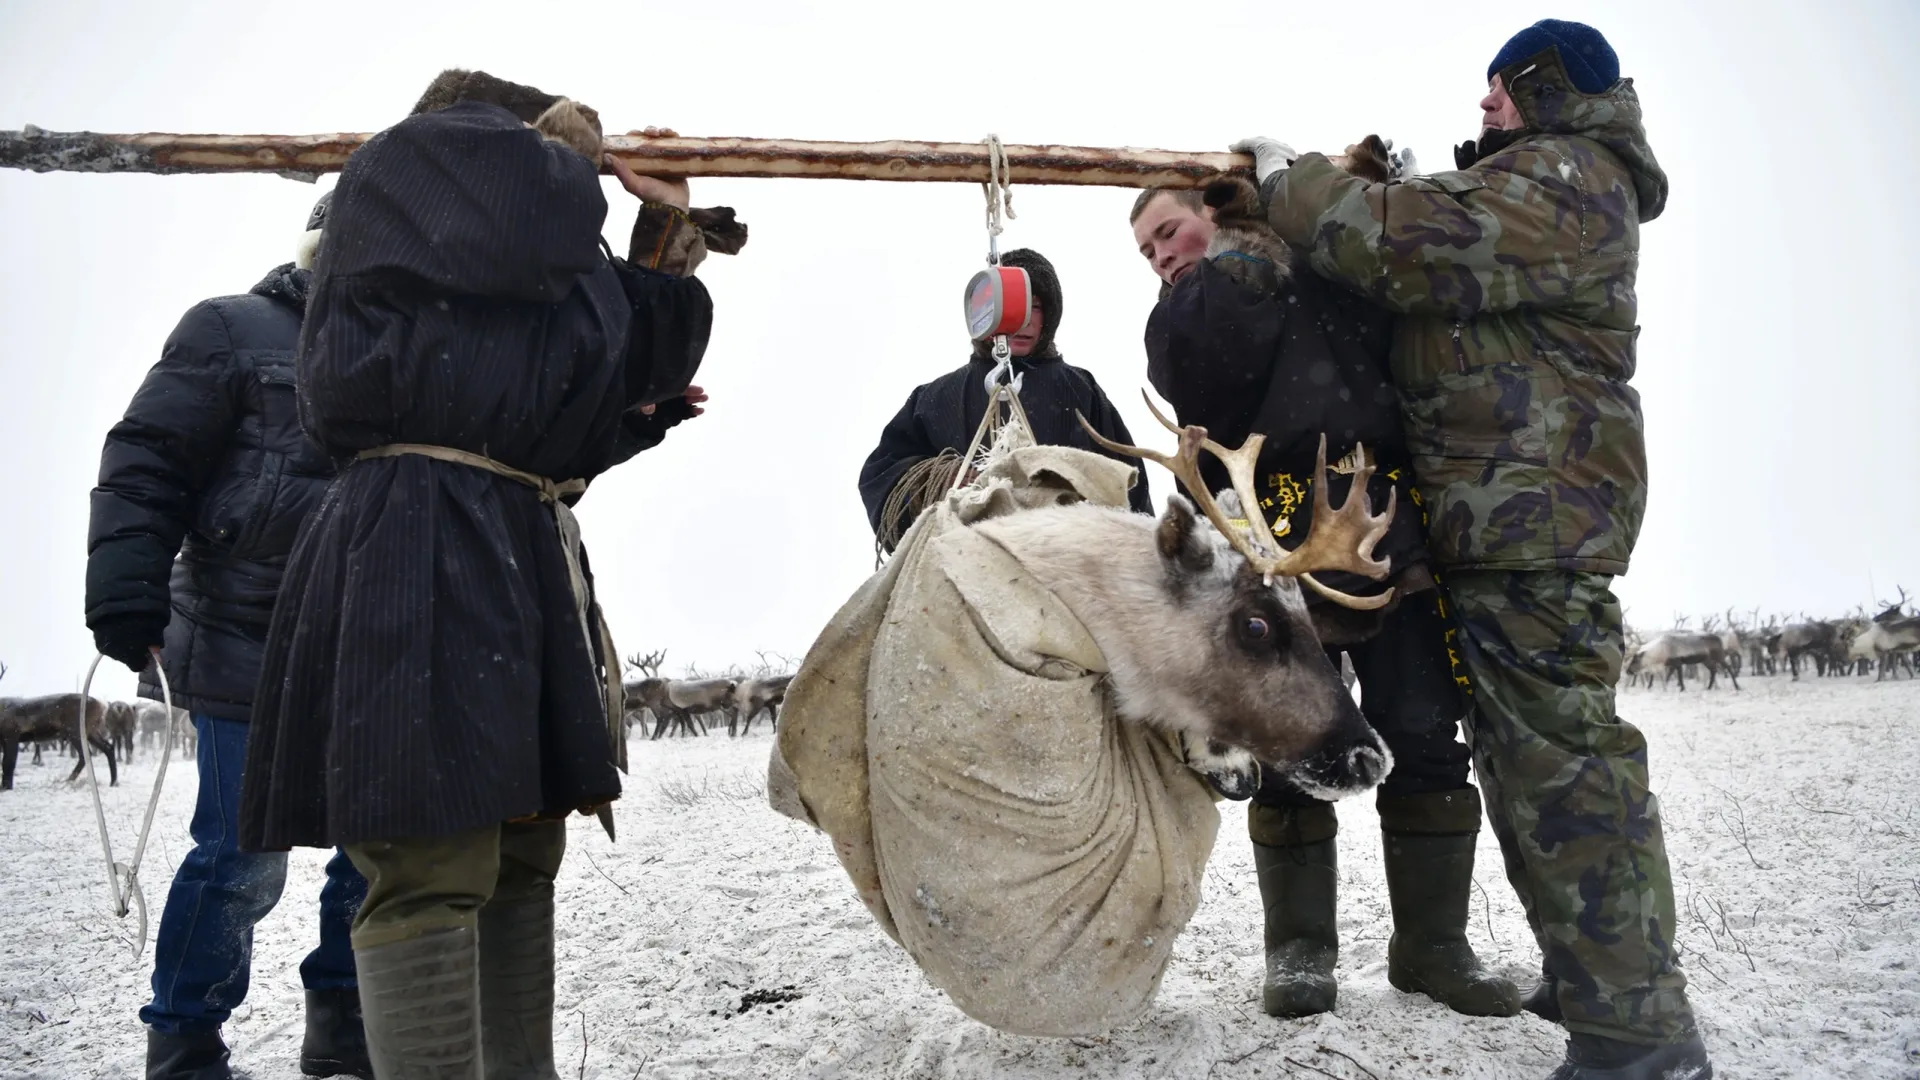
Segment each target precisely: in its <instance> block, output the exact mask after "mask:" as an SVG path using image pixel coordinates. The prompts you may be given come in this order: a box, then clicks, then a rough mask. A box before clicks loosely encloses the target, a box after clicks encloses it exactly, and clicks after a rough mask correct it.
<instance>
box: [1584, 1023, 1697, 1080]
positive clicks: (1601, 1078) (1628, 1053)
mask: <svg viewBox="0 0 1920 1080" xmlns="http://www.w3.org/2000/svg"><path fill="white" fill-rule="evenodd" d="M1547 1080H1713V1063H1712V1062H1710V1061H1708V1060H1707V1047H1706V1044H1705V1043H1702V1042H1701V1041H1700V1036H1698V1035H1695V1036H1693V1037H1692V1038H1690V1039H1687V1040H1686V1041H1685V1042H1677V1043H1668V1044H1667V1045H1665V1046H1643V1045H1641V1044H1639V1043H1629V1042H1620V1041H1618V1040H1615V1039H1607V1038H1602V1037H1600V1036H1598V1035H1582V1034H1574V1035H1571V1036H1569V1037H1568V1038H1567V1060H1566V1061H1564V1062H1562V1063H1561V1064H1560V1067H1559V1068H1557V1069H1555V1070H1553V1073H1552V1074H1551V1075H1550V1076H1548V1077H1547Z"/></svg>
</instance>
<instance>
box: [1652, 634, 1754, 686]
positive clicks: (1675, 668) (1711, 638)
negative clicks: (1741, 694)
mask: <svg viewBox="0 0 1920 1080" xmlns="http://www.w3.org/2000/svg"><path fill="white" fill-rule="evenodd" d="M1689 664H1701V665H1704V666H1705V667H1706V669H1707V689H1709V690H1711V689H1713V687H1714V684H1715V683H1716V682H1717V681H1718V679H1719V675H1720V673H1721V672H1722V671H1726V670H1727V663H1726V650H1725V647H1724V646H1723V645H1722V644H1721V642H1720V636H1719V635H1718V634H1708V633H1691V632H1688V631H1684V630H1673V631H1669V632H1667V633H1665V634H1656V635H1655V636H1654V637H1653V638H1652V639H1651V640H1649V641H1648V642H1647V643H1646V645H1644V646H1642V647H1641V649H1640V650H1639V651H1638V652H1636V653H1634V654H1633V656H1632V657H1631V658H1629V659H1628V661H1627V672H1626V673H1627V675H1628V676H1629V677H1631V676H1635V675H1640V674H1646V673H1651V672H1655V671H1660V670H1663V669H1664V670H1665V671H1667V672H1668V673H1669V674H1671V675H1673V676H1674V677H1675V678H1677V679H1679V680H1680V690H1681V692H1683V693H1684V692H1685V691H1686V689H1687V676H1686V667H1687V665H1689ZM1727 674H1728V678H1730V679H1731V680H1732V681H1733V688H1734V689H1735V690H1738V689H1740V678H1739V676H1738V675H1735V674H1734V673H1732V672H1727Z"/></svg>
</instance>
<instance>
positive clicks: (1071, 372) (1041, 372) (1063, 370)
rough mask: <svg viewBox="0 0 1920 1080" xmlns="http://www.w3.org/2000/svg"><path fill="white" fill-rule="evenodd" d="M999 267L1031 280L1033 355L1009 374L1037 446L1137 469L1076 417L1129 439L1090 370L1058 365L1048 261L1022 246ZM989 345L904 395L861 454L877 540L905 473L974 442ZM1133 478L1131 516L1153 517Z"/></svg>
mask: <svg viewBox="0 0 1920 1080" xmlns="http://www.w3.org/2000/svg"><path fill="white" fill-rule="evenodd" d="M1001 263H1002V264H1003V265H1006V266H1018V267H1021V268H1023V269H1025V270H1026V271H1027V274H1028V276H1029V277H1030V278H1031V279H1032V281H1033V296H1034V302H1035V303H1036V304H1037V305H1038V306H1039V308H1040V310H1041V311H1042V312H1043V313H1044V316H1045V322H1044V325H1043V327H1042V329H1041V333H1040V337H1039V340H1037V341H1035V342H1034V346H1033V350H1032V352H1031V353H1029V354H1028V355H1027V356H1024V357H1017V358H1015V359H1014V361H1013V371H1014V374H1015V375H1016V376H1017V377H1018V378H1019V379H1020V404H1021V406H1022V407H1023V408H1024V409H1025V410H1026V412H1027V419H1028V420H1030V421H1031V422H1032V423H1033V434H1034V438H1035V439H1036V440H1038V441H1039V442H1040V443H1041V444H1043V445H1048V446H1072V447H1077V448H1079V449H1081V450H1093V451H1096V452H1098V453H1103V454H1108V456H1109V457H1113V458H1115V459H1117V460H1120V461H1125V462H1126V463H1127V464H1129V465H1134V466H1136V467H1137V466H1138V465H1139V462H1138V461H1135V460H1134V459H1132V458H1124V457H1120V456H1119V455H1117V454H1110V453H1108V452H1107V451H1105V450H1103V449H1101V448H1100V447H1099V446H1098V445H1096V444H1095V443H1094V441H1093V440H1092V439H1091V438H1089V437H1088V436H1087V433H1086V432H1085V431H1084V430H1082V429H1081V427H1080V421H1079V420H1078V419H1076V418H1075V416H1074V413H1075V411H1076V410H1077V411H1079V412H1080V413H1083V414H1085V416H1086V418H1087V422H1088V423H1089V424H1092V425H1093V427H1094V430H1096V431H1098V432H1100V434H1101V435H1103V436H1105V437H1106V438H1108V439H1111V440H1113V441H1115V442H1120V443H1127V444H1131V443H1132V442H1133V436H1132V435H1130V434H1128V432H1127V425H1126V423H1125V422H1124V421H1123V420H1121V419H1120V413H1119V411H1118V410H1116V409H1115V408H1114V407H1113V403H1112V402H1110V401H1108V400H1107V395H1106V394H1105V393H1104V392H1102V391H1101V389H1100V384H1099V383H1098V382H1096V381H1095V380H1094V378H1093V375H1092V373H1091V372H1088V371H1086V370H1085V369H1083V368H1077V367H1074V366H1072V365H1070V364H1068V363H1067V362H1066V361H1065V360H1062V359H1061V358H1060V352H1059V350H1058V349H1056V348H1055V347H1054V344H1053V339H1054V335H1055V333H1056V332H1057V331H1058V330H1059V327H1060V314H1061V311H1062V308H1063V306H1064V297H1063V296H1062V294H1061V290H1060V279H1059V277H1058V276H1057V275H1056V274H1055V273H1054V270H1053V264H1052V263H1050V262H1048V261H1047V260H1046V258H1045V257H1044V256H1042V255H1041V254H1039V253H1038V252H1035V251H1031V250H1028V249H1026V248H1020V249H1018V250H1015V251H1009V252H1007V254H1006V255H1005V256H1004V257H1003V258H1002V259H1001ZM992 348H993V345H992V343H991V342H976V343H975V344H974V349H973V357H972V359H970V360H969V361H968V362H967V363H966V364H963V365H962V366H960V367H959V368H957V369H956V370H953V371H950V372H948V373H946V374H945V375H942V376H940V377H939V378H937V379H935V380H933V381H932V382H929V383H924V384H922V385H920V386H918V387H916V388H915V389H914V391H913V393H911V394H909V395H907V403H906V404H905V405H903V406H901V408H900V411H899V413H897V414H895V416H894V418H893V419H892V420H890V421H888V423H887V426H886V428H885V429H884V430H882V431H881V433H880V445H878V446H876V447H874V449H873V453H871V454H869V455H867V462H866V464H865V465H864V466H862V467H861V469H860V498H861V500H862V501H863V502H865V503H866V506H867V521H868V523H869V524H871V525H872V526H873V530H874V533H875V535H876V536H878V535H879V533H880V530H881V518H882V515H883V511H884V509H885V507H886V504H887V497H888V496H889V495H891V494H892V493H893V489H894V487H895V485H897V484H898V483H899V482H900V480H901V478H902V477H903V476H905V475H906V473H907V471H908V470H909V469H911V468H913V467H914V466H915V465H917V464H919V463H920V462H922V461H924V460H926V459H927V458H931V457H935V456H937V455H938V454H940V453H941V452H942V451H944V450H951V451H952V452H954V453H955V454H963V453H965V452H966V450H967V446H968V444H970V443H971V442H972V441H973V435H974V432H975V431H976V430H978V429H979V427H980V419H981V417H983V416H985V415H986V411H987V386H986V378H987V375H988V374H989V373H990V372H992V370H993V367H994V363H993V355H992ZM1138 477H1139V478H1138V480H1137V481H1136V482H1135V483H1134V486H1133V489H1132V491H1130V492H1129V493H1128V500H1129V502H1130V504H1131V505H1132V507H1133V509H1134V510H1135V511H1137V512H1139V513H1143V514H1145V513H1152V512H1153V499H1152V497H1151V496H1150V495H1149V493H1148V491H1147V478H1146V473H1145V472H1144V471H1141V472H1139V473H1138ZM921 509H922V508H921V507H919V506H913V507H911V508H910V511H911V512H910V513H908V514H907V515H906V516H905V518H904V519H903V520H902V521H901V523H900V529H901V531H902V532H904V531H905V530H906V527H907V526H908V525H910V524H912V522H913V518H914V517H915V516H916V515H917V514H918V512H919V511H920V510H921ZM899 539H900V538H899V537H898V536H882V537H880V541H881V543H882V544H883V545H884V546H885V547H886V548H887V549H889V550H891V549H892V548H893V545H894V544H895V543H896V542H897V541H898V540H899Z"/></svg>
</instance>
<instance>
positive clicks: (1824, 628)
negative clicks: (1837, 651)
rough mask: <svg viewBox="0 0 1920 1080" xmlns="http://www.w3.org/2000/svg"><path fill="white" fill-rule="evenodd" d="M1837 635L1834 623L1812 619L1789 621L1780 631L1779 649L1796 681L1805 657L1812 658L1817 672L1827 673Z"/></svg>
mask: <svg viewBox="0 0 1920 1080" xmlns="http://www.w3.org/2000/svg"><path fill="white" fill-rule="evenodd" d="M1836 636H1837V635H1836V634H1835V633H1834V627H1833V624H1832V623H1824V622H1814V621H1812V620H1803V621H1801V622H1796V623H1788V624H1787V627H1786V629H1784V630H1782V631H1780V645H1779V650H1778V651H1779V653H1781V654H1784V655H1785V656H1786V658H1787V669H1788V670H1789V671H1791V672H1793V677H1794V679H1795V680H1796V681H1797V680H1798V679H1799V678H1800V661H1801V659H1802V658H1803V657H1810V658H1812V660H1813V664H1814V671H1815V673H1816V674H1820V675H1825V674H1826V673H1827V658H1828V655H1829V654H1830V653H1831V652H1832V650H1833V643H1834V639H1835V637H1836Z"/></svg>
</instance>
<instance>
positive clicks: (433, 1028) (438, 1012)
mask: <svg viewBox="0 0 1920 1080" xmlns="http://www.w3.org/2000/svg"><path fill="white" fill-rule="evenodd" d="M478 940H479V935H477V934H476V933H475V932H474V931H473V929H472V928H470V927H465V926H462V927H457V928H455V929H452V930H435V931H432V932H430V933H426V934H422V935H420V936H419V937H413V938H407V939H406V940H404V941H396V942H393V943H392V944H389V945H374V946H370V947H367V948H361V947H358V946H356V947H355V948H354V950H353V962H354V966H355V967H356V968H357V969H358V972H359V976H360V1011H361V1016H362V1018H363V1021H364V1023H365V1026H366V1032H367V1055H368V1057H369V1058H371V1059H372V1061H373V1073H374V1075H375V1076H377V1077H379V1080H481V1073H480V980H479V976H478V966H479V965H478V959H479V957H478V952H479V950H478V947H477V946H478Z"/></svg>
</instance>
